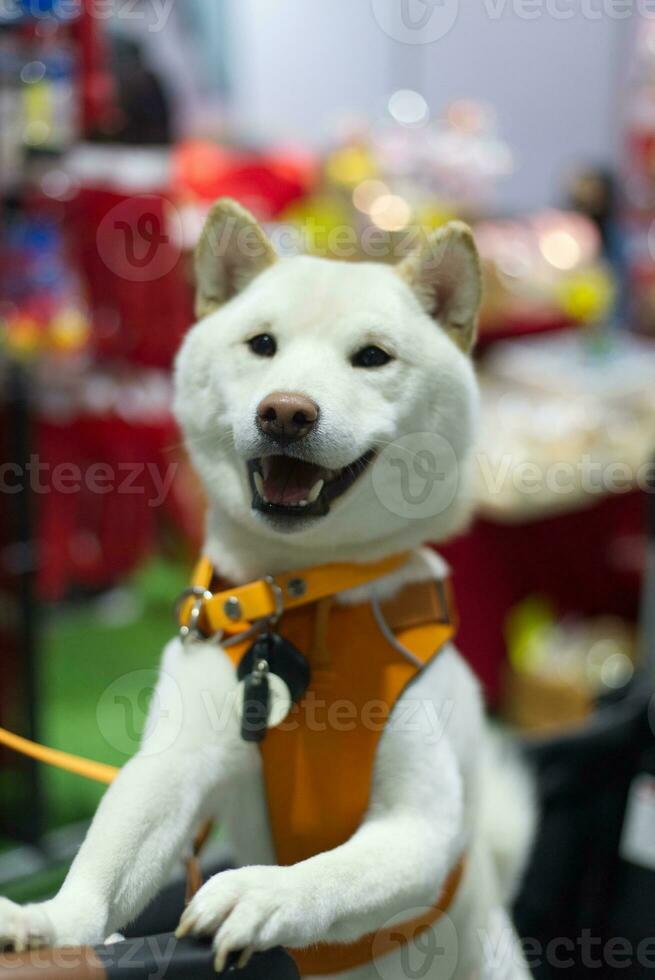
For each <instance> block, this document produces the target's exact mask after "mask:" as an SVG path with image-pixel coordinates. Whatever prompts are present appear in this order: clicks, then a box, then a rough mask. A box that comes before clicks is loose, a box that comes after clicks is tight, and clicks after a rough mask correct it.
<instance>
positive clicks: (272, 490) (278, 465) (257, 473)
mask: <svg viewBox="0 0 655 980" xmlns="http://www.w3.org/2000/svg"><path fill="white" fill-rule="evenodd" d="M374 455H375V453H374V451H373V450H370V451H369V452H367V453H365V454H364V455H363V456H360V457H359V459H356V460H355V461H354V462H353V463H350V464H349V465H348V466H344V467H343V468H342V469H340V470H329V469H326V468H325V467H324V466H319V465H318V464H317V463H310V462H309V461H308V460H304V459H298V458H297V457H295V456H285V455H279V456H262V457H260V458H259V459H251V460H250V462H249V463H248V475H249V477H250V486H251V489H252V492H253V498H252V508H253V510H257V511H260V512H261V513H264V514H270V515H273V516H280V517H295V518H297V517H303V518H304V517H324V516H325V514H327V513H328V512H329V510H330V504H331V503H332V501H333V500H336V499H337V497H341V496H342V495H343V494H344V493H345V492H346V490H348V489H349V488H350V487H351V486H352V485H353V483H355V481H356V480H357V479H358V478H359V477H360V476H361V475H362V473H363V472H364V470H365V469H366V467H367V466H368V464H369V463H370V462H371V460H372V459H373V457H374Z"/></svg>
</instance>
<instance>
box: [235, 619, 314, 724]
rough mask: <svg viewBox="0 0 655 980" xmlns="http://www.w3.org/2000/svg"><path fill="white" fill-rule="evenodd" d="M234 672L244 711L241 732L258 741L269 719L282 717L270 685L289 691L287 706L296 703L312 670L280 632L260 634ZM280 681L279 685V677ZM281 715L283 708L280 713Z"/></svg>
mask: <svg viewBox="0 0 655 980" xmlns="http://www.w3.org/2000/svg"><path fill="white" fill-rule="evenodd" d="M237 676H238V678H239V680H240V681H243V711H242V716H241V736H242V738H243V739H244V741H246V742H261V741H262V740H263V738H264V736H265V735H266V732H267V730H268V727H269V722H270V721H271V718H270V716H271V714H273V715H277V719H276V720H275V721H272V722H271V723H272V724H279V723H280V721H281V720H282V718H281V717H279V714H278V712H276V711H275V710H272V709H274V708H275V707H276V706H274V705H272V703H271V688H273V691H276V690H277V689H278V688H283V689H285V690H287V691H288V698H287V704H288V707H289V709H290V708H291V706H292V705H293V704H297V703H298V701H300V699H301V698H302V696H303V695H304V693H305V691H306V690H307V688H308V687H309V681H310V677H311V671H310V669H309V664H308V662H307V660H306V659H305V657H303V655H302V653H300V651H299V650H297V649H296V648H295V647H294V645H293V643H290V642H289V641H288V640H286V639H285V638H284V637H283V636H280V635H279V633H273V632H272V631H268V632H266V633H262V634H260V636H258V637H257V639H256V640H255V642H254V643H253V644H252V646H251V647H250V649H249V650H248V651H247V652H246V653H245V654H244V656H243V657H242V659H241V662H240V664H239V668H238V671H237ZM280 680H281V681H283V682H284V684H283V685H281V684H280V683H279V681H280ZM282 717H284V711H283V715H282Z"/></svg>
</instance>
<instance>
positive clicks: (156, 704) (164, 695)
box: [0, 640, 257, 950]
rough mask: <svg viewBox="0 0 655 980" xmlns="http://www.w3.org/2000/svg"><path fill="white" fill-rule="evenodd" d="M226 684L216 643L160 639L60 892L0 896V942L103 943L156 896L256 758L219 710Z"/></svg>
mask: <svg viewBox="0 0 655 980" xmlns="http://www.w3.org/2000/svg"><path fill="white" fill-rule="evenodd" d="M235 683H236V682H235V679H234V670H233V668H232V667H231V665H230V664H229V662H228V660H227V658H226V657H224V656H223V655H222V654H221V653H220V651H218V650H217V649H216V648H215V647H210V646H208V645H205V646H203V645H200V644H194V645H193V646H192V647H189V648H188V649H186V648H183V647H182V646H181V644H180V643H179V641H177V640H176V641H173V642H172V643H171V644H169V646H168V648H167V650H166V652H165V656H164V661H163V667H162V672H161V675H160V680H159V683H158V685H157V689H156V692H155V694H154V696H153V700H152V707H151V712H150V717H149V720H148V725H147V728H146V735H145V736H144V739H143V743H142V746H141V748H140V750H139V752H138V753H137V755H136V756H135V757H134V758H133V759H131V760H130V761H129V762H128V763H127V765H126V766H125V767H124V768H123V769H122V770H121V772H120V773H119V775H118V777H117V779H116V780H115V782H114V783H113V784H112V785H111V786H110V788H109V790H108V791H107V793H106V794H105V796H104V798H103V800H102V802H101V804H100V806H99V808H98V811H97V813H96V816H95V818H94V820H93V823H92V825H91V828H90V830H89V832H88V835H87V837H86V840H85V841H84V843H83V844H82V847H81V848H80V851H79V853H78V854H77V856H76V858H75V860H74V862H73V864H72V866H71V868H70V871H69V874H68V876H67V878H66V880H65V882H64V884H63V885H62V888H61V890H60V891H59V893H58V894H57V895H56V896H55V897H54V898H53V899H52V900H50V901H48V902H44V903H42V904H38V905H30V906H25V907H21V906H18V905H15V904H14V903H13V902H9V901H7V900H6V899H0V941H1V942H2V943H3V944H4V945H10V946H13V947H14V948H15V949H18V950H21V949H25V948H27V947H29V946H38V945H62V944H69V943H73V944H77V943H82V944H83V943H98V942H102V941H103V940H104V939H105V938H106V936H107V935H108V934H110V933H112V932H114V931H115V930H117V929H120V928H121V927H122V926H123V925H125V924H126V923H127V922H129V921H130V920H131V919H132V918H134V917H135V916H136V915H137V914H138V913H139V911H140V910H141V909H142V908H143V907H144V906H145V905H146V903H147V902H148V901H149V900H150V898H152V897H153V896H154V895H155V894H156V892H157V891H158V889H159V888H160V887H161V885H162V884H163V883H164V882H165V880H166V878H167V876H168V874H169V873H170V871H171V869H172V867H173V865H174V863H175V861H176V859H177V858H178V857H179V855H180V853H181V851H182V850H183V848H184V846H185V845H186V844H187V843H188V841H189V839H190V837H191V836H192V834H193V831H194V829H195V827H196V825H197V823H198V821H199V820H200V819H201V818H202V815H203V811H204V810H205V808H206V806H207V803H208V801H210V799H211V798H212V795H213V794H216V793H217V792H218V793H221V792H224V793H227V792H228V787H229V784H230V781H231V774H232V773H234V772H235V771H237V772H238V771H239V769H243V767H245V766H248V765H250V763H251V762H252V763H254V764H256V760H257V753H256V752H255V751H254V749H253V747H252V746H248V745H246V743H244V742H243V741H242V740H241V739H240V737H239V730H238V724H237V722H236V719H235V717H234V713H233V712H232V711H230V710H227V709H229V697H230V693H231V691H232V689H233V688H234V686H235ZM225 704H227V709H226V710H223V708H222V706H224V705H225ZM235 767H236V768H235Z"/></svg>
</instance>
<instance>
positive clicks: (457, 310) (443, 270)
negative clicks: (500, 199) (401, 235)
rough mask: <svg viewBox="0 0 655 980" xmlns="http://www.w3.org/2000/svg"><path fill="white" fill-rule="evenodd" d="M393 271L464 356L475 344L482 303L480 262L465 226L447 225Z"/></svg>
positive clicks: (423, 242) (473, 242)
mask: <svg viewBox="0 0 655 980" xmlns="http://www.w3.org/2000/svg"><path fill="white" fill-rule="evenodd" d="M396 268H397V271H398V274H399V275H400V276H402V278H403V279H404V280H405V281H406V282H407V283H409V285H410V286H411V287H412V289H413V290H414V292H415V293H416V295H417V296H418V299H419V300H420V302H421V305H422V306H423V307H424V309H425V310H426V311H427V312H428V313H429V314H430V316H432V317H434V318H435V320H438V321H439V323H440V324H441V326H442V327H443V328H444V330H445V331H446V333H447V334H448V335H449V336H450V337H451V338H452V339H453V340H454V341H455V343H456V344H457V346H458V347H460V348H461V349H462V350H463V351H464V352H465V353H468V352H469V351H470V350H471V348H472V347H473V344H474V343H475V337H476V333H477V324H478V311H479V309H480V302H481V300H482V273H481V270H480V258H479V256H478V250H477V248H476V246H475V241H474V239H473V234H472V232H471V229H470V228H469V227H468V225H465V224H464V223H463V222H462V221H450V222H448V224H447V225H444V226H443V227H442V228H438V229H437V230H436V231H435V232H433V233H432V234H431V235H429V236H428V237H427V238H426V239H425V240H424V241H422V242H421V243H420V244H419V245H418V246H417V247H416V248H415V249H414V250H413V251H412V252H411V253H410V254H409V255H408V256H407V257H406V258H405V259H403V261H402V262H401V263H400V264H399V265H398V266H397V267H396Z"/></svg>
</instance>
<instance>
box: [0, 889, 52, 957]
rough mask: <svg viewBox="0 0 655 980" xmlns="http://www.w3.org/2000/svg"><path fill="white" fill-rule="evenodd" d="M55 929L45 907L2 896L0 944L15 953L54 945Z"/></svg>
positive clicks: (0, 899) (0, 905) (0, 901)
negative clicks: (17, 901)
mask: <svg viewBox="0 0 655 980" xmlns="http://www.w3.org/2000/svg"><path fill="white" fill-rule="evenodd" d="M54 940H55V935H54V929H53V928H52V925H51V923H50V920H49V919H48V915H47V913H46V911H45V910H44V908H43V907H42V906H39V905H16V903H15V902H10V901H9V899H7V898H0V946H1V947H3V948H4V949H9V950H13V951H14V952H15V953H26V952H27V951H28V950H31V949H41V948H43V947H44V946H52V945H53V943H54Z"/></svg>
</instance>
